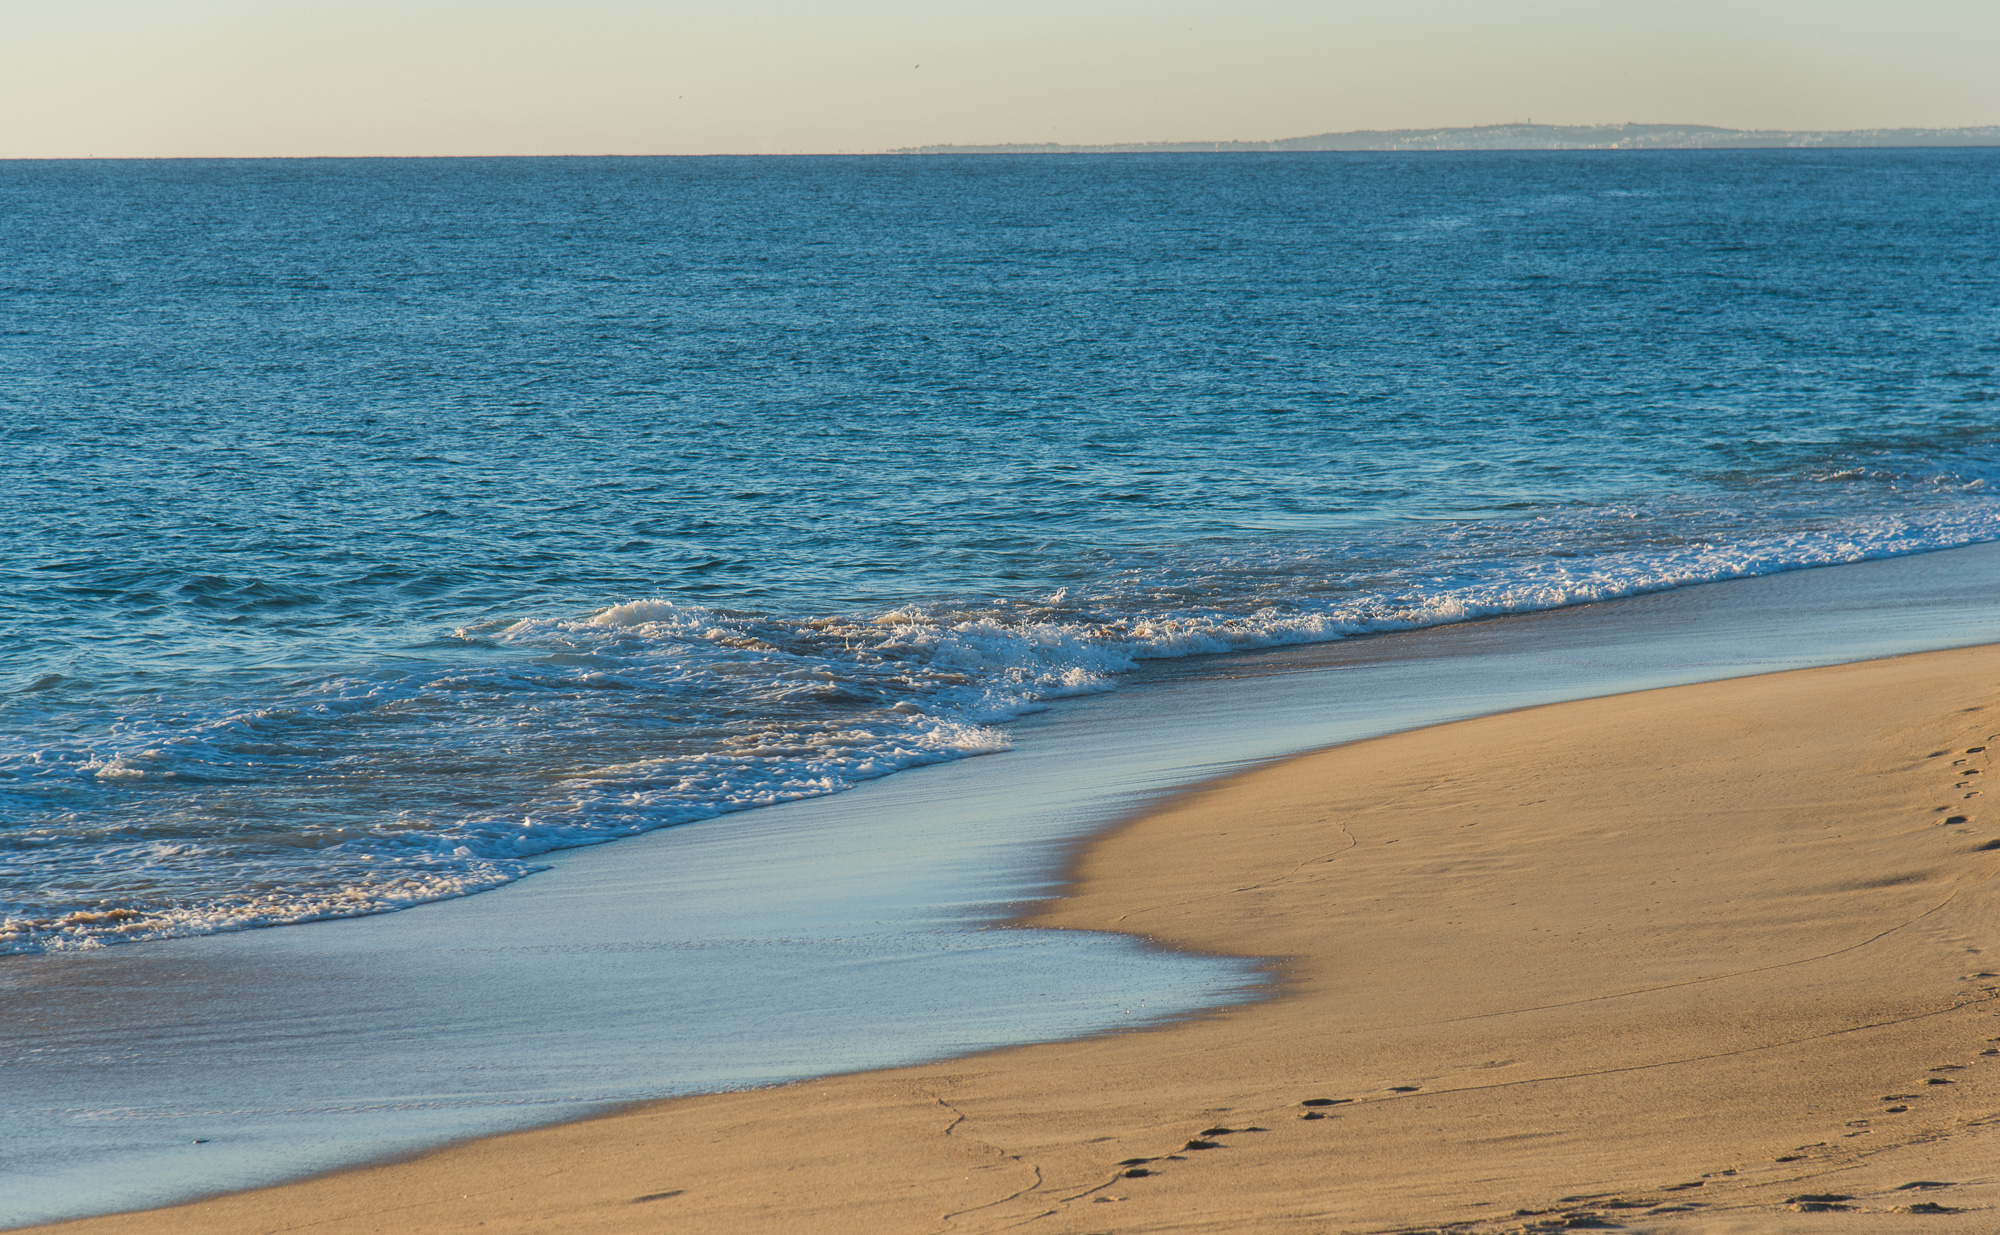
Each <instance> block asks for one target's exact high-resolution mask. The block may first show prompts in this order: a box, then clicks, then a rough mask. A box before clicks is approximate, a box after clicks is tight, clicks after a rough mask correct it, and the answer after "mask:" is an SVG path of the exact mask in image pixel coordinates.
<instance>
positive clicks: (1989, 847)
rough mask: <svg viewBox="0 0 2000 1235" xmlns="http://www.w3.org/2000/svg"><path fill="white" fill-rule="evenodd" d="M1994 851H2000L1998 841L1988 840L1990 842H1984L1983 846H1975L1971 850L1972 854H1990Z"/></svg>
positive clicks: (1999, 841) (1999, 842)
mask: <svg viewBox="0 0 2000 1235" xmlns="http://www.w3.org/2000/svg"><path fill="white" fill-rule="evenodd" d="M1995 849H2000V840H1990V841H1987V842H1986V843H1985V844H1983V845H1979V846H1976V847H1975V848H1974V849H1973V851H1972V852H1974V853H1991V852H1992V851H1993V850H1995Z"/></svg>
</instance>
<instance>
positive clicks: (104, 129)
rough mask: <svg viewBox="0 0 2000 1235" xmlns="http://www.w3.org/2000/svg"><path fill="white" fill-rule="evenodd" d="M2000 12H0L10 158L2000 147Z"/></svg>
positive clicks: (1966, 2)
mask: <svg viewBox="0 0 2000 1235" xmlns="http://www.w3.org/2000/svg"><path fill="white" fill-rule="evenodd" d="M1996 65H2000V3H1995V2H1994V0H1901V2H1899V3H1880V2H1875V0H1867V2H1863V0H1816V2H1815V0H1732V2H1728V3H1712V2H1709V0H1671V2H1670V0H1652V2H1649V3H1635V2H1630V0H1589V2H1585V0H1411V2H1405V3H1399V2H1397V0H1373V2H1372V3H1347V2H1344V0H1341V2H1322V3H1304V2H1301V0H1236V2H1235V3H1229V4H1222V3H1188V2H1184V0H1144V2H1141V0H984V2H980V3H971V2H966V0H923V2H921V3H920V2H915V0H846V2H841V0H822V2H819V3H805V2H801V0H734V2H729V0H717V2H716V3H706V4H690V3H683V2H681V0H570V2H568V3H561V4H558V3H551V2H548V0H394V2H385V0H338V2H335V0H314V2H312V3H307V2H305V0H0V157H21V156H44V157H46V156H58V157H61V156H86V155H97V156H101V157H109V156H117V155H126V156H130V155H312V154H331V155H344V154H395V155H407V154H600V153H605V154H609V153H619V154H677V153H706V152H717V151H843V150H882V149H887V148H890V147H895V146H908V145H920V144H927V143H937V142H1004V141H1063V142H1108V141H1170V140H1214V139H1230V138H1251V139H1255V138H1272V137H1290V136H1299V135H1303V134H1308V133H1322V132H1328V131H1333V130H1340V129H1359V128H1414V127H1428V126H1441V125H1462V124H1493V123H1500V122H1505V121H1513V120H1525V119H1529V118H1532V119H1534V120H1536V121H1538V122H1543V123H1558V124H1583V123H1596V122H1617V121H1625V120H1638V121H1662V122H1664V121H1678V122H1685V123H1699V124H1721V125H1730V126H1735V127H1745V128H1862V127H1894V126H1941V125H1966V124H2000V69H1996V67H1995V66H1996Z"/></svg>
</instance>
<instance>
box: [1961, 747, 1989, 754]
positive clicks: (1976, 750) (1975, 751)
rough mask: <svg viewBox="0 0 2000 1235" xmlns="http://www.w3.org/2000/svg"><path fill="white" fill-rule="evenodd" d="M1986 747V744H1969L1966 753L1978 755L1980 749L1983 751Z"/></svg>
mask: <svg viewBox="0 0 2000 1235" xmlns="http://www.w3.org/2000/svg"><path fill="white" fill-rule="evenodd" d="M1985 749H1986V748H1985V747H1984V746H1968V747H1966V748H1965V753H1966V754H1968V755H1976V754H1978V753H1979V752H1980V751H1982V750H1985Z"/></svg>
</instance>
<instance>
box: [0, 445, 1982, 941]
mask: <svg viewBox="0 0 2000 1235" xmlns="http://www.w3.org/2000/svg"><path fill="white" fill-rule="evenodd" d="M1995 473H1996V468H1995V467H1994V465H1993V464H1992V462H1991V461H1990V460H1987V459H1985V458H1983V457H1971V456H1968V457H1961V458H1957V459H1951V460H1944V461H1942V462H1941V461H1939V460H1937V459H1932V458H1927V457H1925V456H1923V455H1921V454H1914V455H1912V456H1910V457H1907V458H1893V457H1890V456H1888V455H1886V454H1885V455H1881V456H1877V457H1874V458H1872V459H1870V460H1868V461H1867V463H1866V465H1865V466H1833V467H1828V468H1825V469H1822V470H1820V471H1817V472H1815V473H1813V474H1812V475H1811V476H1810V477H1809V478H1808V483H1807V484H1806V485H1805V486H1804V487H1803V488H1802V489H1794V490H1790V491H1787V492H1785V493H1782V494H1778V495H1775V497H1774V496H1773V495H1770V494H1765V495H1755V494H1753V495H1752V496H1757V497H1759V498H1760V500H1754V501H1753V500H1746V499H1745V498H1744V496H1743V495H1742V494H1740V493H1739V494H1737V495H1736V498H1735V500H1734V501H1733V502H1724V501H1721V500H1719V499H1718V498H1717V496H1716V494H1714V493H1709V494H1707V495H1705V496H1702V497H1700V498H1690V499H1687V500H1683V501H1678V502H1672V501H1654V502H1650V503H1636V502H1635V503H1629V504H1624V505H1619V504H1609V505H1590V506H1586V505H1578V506H1574V507H1565V508H1556V509H1544V510H1541V511H1538V512H1530V513H1527V514H1524V515H1522V516H1520V517H1513V518H1483V519H1468V520H1457V521H1450V522H1435V523H1432V522H1418V521H1410V522H1405V523H1401V524H1384V525H1381V526H1377V527H1373V528H1368V529H1363V530H1360V531H1357V532H1356V533H1353V534H1350V535H1347V536H1343V537H1339V538H1331V537H1324V536H1321V537H1297V536H1294V537H1281V538H1271V539H1265V540H1261V541H1256V542H1241V541H1221V540H1218V541H1214V542H1210V543H1206V544H1196V545H1191V546H1190V545H1182V546H1176V547H1165V548H1159V549H1141V550H1127V551H1124V552H1122V553H1119V554H1115V555H1114V554H1106V555H1104V556H1103V557H1102V559H1101V560H1099V561H1098V562H1096V563H1094V564H1093V567H1092V569H1091V570H1089V571H1088V572H1085V573H1084V574H1083V577H1080V578H1079V579H1078V580H1077V581H1075V582H1073V583H1071V584H1070V585H1068V586H1065V587H1060V588H1055V589H1052V590H1048V591H1045V592H1043V593H1040V594H1038V595H1031V596H1025V597H1017V598H978V599H969V600H968V599H956V600H938V601H931V602H926V603H912V604H907V605H902V606H899V607H896V608H893V609H887V610H878V611H874V612H864V613H855V614H846V615H831V616H829V615H807V616H785V615H776V614H759V613H747V612H740V611H733V610H729V609H726V608H721V607H714V606H708V605H703V604H695V603H689V602H687V601H685V600H680V599H674V598H665V597H653V598H640V599H632V600H627V601H623V602H620V603H617V604H614V605H610V606H608V607H604V608H600V609H597V610H596V611H594V612H590V613H587V614H582V615H577V616H572V617H531V618H525V619H507V620H495V621H491V622H486V623H480V624H474V625H468V626H463V627H460V628H459V629H457V630H456V631H455V632H454V634H453V639H452V641H451V642H452V643H453V645H454V646H455V647H458V648H460V649H463V650H464V652H465V655H464V656H463V657H460V658H456V659H453V658H445V659H439V660H435V661H416V662H409V661H404V662H398V663H394V664H383V665H378V666H375V667H373V668H371V669H369V670H367V671H365V672H361V673H357V674H352V675H345V676H339V677H334V678H329V679H326V680H323V681H319V682H313V683H308V684H305V685H303V686H300V687H297V688H295V689H291V690H288V691H280V692H277V693H275V694H273V695H271V696H270V697H267V698H264V699H261V700H258V701H256V702H255V703H254V705H251V704H240V705H237V706H224V707H219V708H218V709H217V710H215V711H214V712H212V713H211V714H209V715H207V716H205V717H204V716H202V715H200V714H199V709H198V708H190V707H186V706H181V704H180V701H176V702H175V704H174V705H172V706H156V707H153V708H151V709H150V710H149V709H145V708H137V709H132V710H130V711H128V712H126V713H122V714H121V715H120V716H119V717H118V718H117V719H116V720H115V721H114V722H113V723H109V724H107V725H106V726H104V727H103V728H102V729H101V730H100V731H97V732H95V733H94V734H93V735H92V736H87V737H84V738H79V739H75V740H66V741H59V742H52V743H48V744H45V745H40V746H35V747H33V748H20V749H15V750H11V751H0V790H4V791H5V792H6V793H9V794H12V795H14V797H15V799H16V800H17V801H19V802H22V803H26V804H27V805H29V806H30V807H33V808H35V809H34V810H33V811H32V812H29V813H32V814H34V815H35V816H36V817H37V820H38V821H37V823H36V824H35V825H34V826H27V827H14V828H8V829H4V830H0V886H5V887H9V888H14V889H43V890H44V891H43V892H42V893H41V894H39V898H37V897H36V896H30V895H22V894H20V893H17V894H16V898H15V900H14V902H12V903H8V904H4V905H0V951H9V952H25V951H44V950H62V949H72V948H88V947H98V946H103V945H105V944H107V943H113V942H121V941H128V940H137V939H158V938H166V937H172V936H178V935H188V934H199V933H209V932H214V931H223V930H235V929H244V928H248V927H255V926H267V925H278V924H284V923H292V922H301V921H309V920H313V919H318V918H329V917H344V916H354V915H358V914H367V913H378V912H384V911H389V910H394V909H400V908H404V907H408V906H411V905H416V904H421V903H425V902H428V901H435V900H439V899H443V898H447V897H453V896H460V895H466V894H468V893H473V892H479V891H483V890H486V889H489V888H493V887H497V886H499V885H501V884H504V883H507V882H510V881H512V880H515V879H519V878H521V877H523V876H524V875H527V874H529V873H531V872H533V871H535V870H538V869H541V868H542V867H543V865H544V863H541V862H538V861H537V859H539V858H541V857H542V856H543V855H545V854H548V853H550V852H551V851H555V850H560V849H567V848H573V847H577V846H581V845H589V844H596V843H600V842H603V841H608V840H613V839H617V838H620V837H625V836H631V835H634V834H637V833H642V832H647V831H652V830H655V829H658V828H664V827H670V826H674V825H677V824H682V823H688V822H693V821H696V820H704V819H712V818H715V817H717V816H720V815H724V814H727V813H731V812H735V811H742V810H748V809H752V808H755V807H760V806H768V805H774V804H777V803H783V802H792V801H798V800H801V799H805V798H811V797H817V796H821V795H825V794H830V793H837V792H840V791H842V790H844V789H846V788H849V787H851V786H853V785H856V784H859V783H861V782H863V781H866V780H870V779H873V778H876V777H881V776H886V775H889V774H892V773H895V772H898V771H903V770H906V769H911V768H917V767H922V766H925V765H929V764H936V763H941V762H946V761H951V760H956V759H962V758H968V757H972V756H977V755H983V754H990V753H994V752H998V751H1004V750H1006V749H1007V748H1008V746H1009V738H1008V736H1007V734H1006V731H1005V729H1004V727H1003V726H1004V725H1005V723H1006V722H1007V721H1009V720H1011V719H1014V718H1016V717H1019V716H1022V715H1024V714H1026V713H1028V712H1031V711H1034V710H1037V709H1040V708H1045V707H1048V706H1050V705H1051V704H1052V703H1054V702H1056V701H1058V700H1061V699H1064V698H1068V697H1073V696H1077V695H1083V694H1089V693H1094V692H1099V691H1105V690H1110V689H1113V688H1115V686H1116V684H1117V681H1118V679H1119V677H1120V675H1122V674H1124V673H1127V672H1129V671H1130V670H1132V669H1133V668H1134V667H1135V666H1136V665H1137V664H1138V663H1139V662H1141V661H1144V660H1148V659H1158V658H1170V657H1184V656H1195V655H1208V654H1215V653H1225V652H1232V651H1243V650H1250V649H1256V648H1268V647H1273V646H1279V645H1287V644H1303V643H1316V642H1327V641H1331V640H1338V639H1345V638H1351V637H1354V636H1358V635H1367V634H1374V633H1380V632H1386V631H1395V630H1409V629H1415V628H1422V627H1431V626H1438V625H1444V624H1449V623H1455V622H1463V621H1467V620H1470V619H1475V618H1481V617H1489V616H1497V615H1503V614H1514V613H1523V612H1533V611H1538V610H1548V609H1554V608H1560V607H1565V606H1570V605H1577V604H1584V603H1591V602H1597V601H1605V600H1612V599H1617V598H1620V597H1627V596H1632V595H1637V594H1641V593H1647V592H1657V591H1663V590H1668V589H1672V588H1677V587H1684V586H1689V585H1693V584H1700V583H1708V582H1715V581H1719V580H1724V579H1732V578H1742V577H1746V576H1754V575H1765V574H1771V573H1775V572H1780V571H1787V570H1796V569H1802V568H1807V567H1814V566H1825V565H1834V564H1839V563H1847V562H1855V561H1861V560H1865V559H1871V558H1882V557H1890V556H1897V555H1903V554H1910V553H1917V552H1924V551H1929V550H1936V549H1944V548H1950V547H1954V546H1958V545H1965V544H1970V543H1975V542H1979V541H1986V540H1993V539H2000V505H1996V504H1995V503H1993V502H1992V501H1991V499H1990V497H1989V496H1988V495H1987V494H1988V489H1989V484H1990V482H1991V481H1992V480H1993V479H1995V478H1996V477H1995ZM1885 476H1886V477H1888V478H1889V481H1890V482H1891V483H1890V484H1888V485H1887V486H1884V484H1883V479H1884V477H1885ZM1855 486H1874V489H1875V490H1876V491H1887V492H1890V493H1891V494H1892V495H1896V496H1895V497H1894V498H1893V500H1889V501H1884V502H1877V503H1876V504H1875V507H1874V508H1873V509H1862V510H1859V511H1857V510H1856V509H1855V507H1856V505H1857V503H1856V502H1855V501H1854V500H1853V492H1854V489H1855ZM1828 493H1832V494H1833V495H1834V496H1833V497H1831V498H1829V497H1827V496H1825V495H1826V494H1828ZM1910 493H1914V494H1916V495H1917V496H1918V497H1921V498H1922V499H1923V500H1913V499H1912V500H1905V497H1906V496H1907V495H1908V494H1910ZM328 785H331V786H333V788H331V789H329V788H327V786H328ZM288 795H289V796H288ZM314 795H317V796H314ZM134 803H136V804H137V805H134ZM288 810H289V812H290V813H287V811H288Z"/></svg>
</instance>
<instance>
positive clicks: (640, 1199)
mask: <svg viewBox="0 0 2000 1235" xmlns="http://www.w3.org/2000/svg"><path fill="white" fill-rule="evenodd" d="M685 1191H687V1189H685V1188H675V1189H674V1190H673V1191H671V1192H648V1193H647V1194H646V1195H644V1196H635V1197H633V1198H632V1200H631V1202H630V1203H631V1204H633V1205H644V1204H645V1203H646V1202H647V1201H664V1200H666V1199H667V1198H668V1197H670V1196H679V1195H680V1194H681V1193H683V1192H685Z"/></svg>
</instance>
